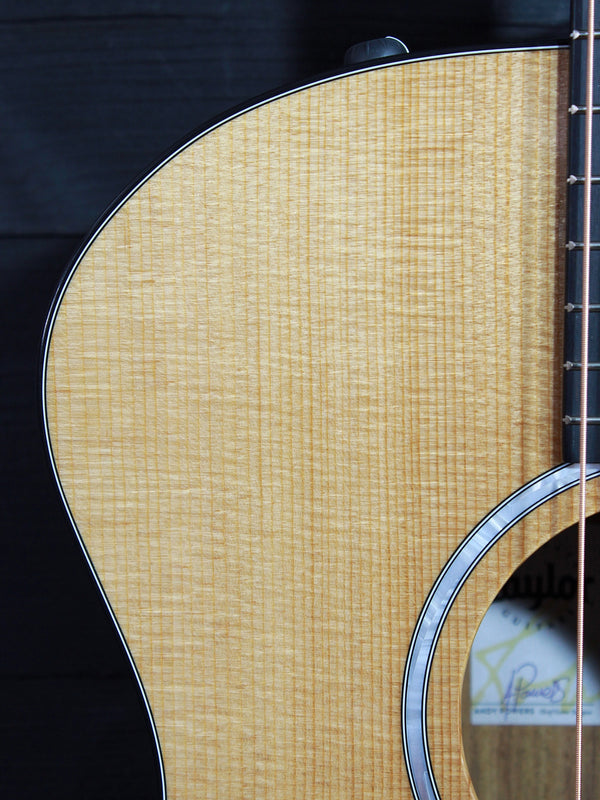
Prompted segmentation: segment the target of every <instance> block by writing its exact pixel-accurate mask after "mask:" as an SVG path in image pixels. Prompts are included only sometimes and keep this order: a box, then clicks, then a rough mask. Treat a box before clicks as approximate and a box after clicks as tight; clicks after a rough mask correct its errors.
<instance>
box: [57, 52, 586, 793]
mask: <svg viewBox="0 0 600 800" xmlns="http://www.w3.org/2000/svg"><path fill="white" fill-rule="evenodd" d="M567 58H568V56H567V54H566V52H565V51H558V50H543V51H522V52H512V53H500V52H499V53H489V54H479V55H467V56H460V57H451V58H444V59H439V60H429V61H422V62H415V63H407V64H404V65H397V66H392V67H387V68H385V69H378V70H371V71H367V72H365V73H361V74H358V75H353V76H349V77H344V78H340V79H336V80H333V81H330V82H326V83H321V84H317V85H314V86H312V87H310V88H308V89H306V90H304V91H302V92H300V93H294V94H290V95H287V96H284V97H281V98H279V99H277V100H275V101H273V102H270V103H267V104H264V105H261V106H259V107H257V108H254V109H253V110H250V111H248V112H247V113H245V114H243V115H241V116H238V117H236V118H234V119H233V120H230V121H229V122H228V123H227V124H225V125H222V126H219V127H217V128H216V129H214V130H212V131H211V132H210V133H208V134H207V135H205V136H203V137H201V138H199V139H197V140H195V141H194V142H193V143H192V144H191V145H190V146H189V147H188V148H187V149H185V150H183V151H182V152H181V153H180V154H179V155H177V157H176V158H174V159H172V160H170V161H167V162H166V163H165V164H164V165H163V166H162V168H161V169H160V170H159V171H158V172H157V173H156V174H155V175H154V176H153V177H152V178H151V179H150V180H149V181H148V182H146V183H144V184H143V185H141V186H140V188H139V189H138V190H137V191H136V192H135V194H134V195H133V196H132V197H131V198H130V199H129V200H128V202H127V203H126V204H125V205H124V206H122V207H121V209H120V210H119V211H118V213H117V214H116V215H115V216H113V217H112V218H111V219H110V221H109V222H108V224H106V226H105V227H104V228H103V229H102V230H101V232H100V233H99V235H98V237H97V238H96V239H95V240H94V242H93V244H92V245H91V247H90V248H89V249H88V251H87V252H86V254H85V256H84V257H83V259H82V260H81V262H80V263H79V265H78V267H77V269H76V271H75V272H74V274H73V276H72V278H71V280H70V283H69V286H68V289H67V291H66V294H65V296H64V298H63V299H62V302H61V304H60V308H59V311H58V315H57V318H56V321H55V325H54V329H53V332H52V339H51V347H50V355H49V360H48V369H47V384H46V401H47V408H48V416H49V421H50V431H51V443H52V449H53V453H54V457H55V460H56V464H57V469H58V473H59V476H60V480H61V482H62V486H63V488H64V492H65V494H66V497H67V500H68V503H69V505H70V508H71V509H72V512H73V515H74V518H75V519H76V521H77V525H78V528H79V530H80V532H81V535H82V538H83V540H84V542H85V545H86V547H87V548H88V550H89V553H90V555H91V557H92V560H93V562H94V564H95V566H96V569H97V571H98V573H99V576H100V579H101V581H102V584H103V586H104V588H105V590H106V593H107V595H108V598H109V600H110V603H111V605H112V607H113V608H114V610H115V612H116V616H117V618H118V620H119V622H120V624H121V626H122V628H123V630H124V633H125V636H126V638H127V642H128V644H129V647H130V649H131V652H132V654H133V657H134V659H135V663H136V664H137V667H138V669H139V672H140V675H141V678H142V681H143V684H144V687H145V689H146V691H147V693H148V697H149V700H150V703H151V706H152V710H153V713H154V716H155V719H156V724H157V728H158V732H159V735H160V740H161V745H162V749H163V755H164V762H165V768H166V774H167V784H168V790H169V796H170V797H172V798H200V797H202V798H217V797H218V798H236V799H237V798H241V797H243V798H253V797H256V798H292V797H297V798H302V797H311V798H318V797H323V798H325V797H329V798H359V797H361V798H370V797H372V798H378V799H380V798H392V797H394V798H403V800H408V798H409V797H410V788H409V785H408V780H407V777H406V773H405V767H404V763H403V756H402V743H401V737H400V696H401V683H402V677H403V667H404V659H405V655H406V652H407V648H408V645H409V641H410V636H411V632H412V629H413V626H414V623H415V621H416V619H417V616H418V614H419V611H420V609H421V607H422V604H423V601H424V599H425V597H426V596H427V593H428V591H429V589H430V587H431V585H432V583H433V581H434V580H435V578H436V576H437V575H438V573H439V570H440V569H441V567H442V566H443V565H444V563H445V562H446V560H447V558H448V557H449V555H450V554H451V553H452V551H453V550H454V549H455V547H456V546H457V544H458V543H459V542H460V541H461V540H462V539H463V538H464V536H465V535H466V534H467V533H468V532H469V531H470V530H471V529H472V528H473V526H474V525H475V524H476V523H477V522H478V521H479V520H480V519H481V518H482V517H483V516H484V515H485V514H486V513H487V512H488V511H489V510H490V509H492V508H493V507H494V506H496V505H497V504H498V502H500V501H501V500H502V499H504V498H505V497H507V496H508V495H509V494H510V493H511V492H513V491H515V490H516V489H517V488H518V487H520V486H521V485H522V484H524V483H525V482H526V481H528V480H530V479H532V478H533V477H535V476H536V475H538V474H539V473H541V472H543V471H545V470H546V469H548V468H550V467H552V466H554V465H555V464H557V463H559V462H560V459H561V455H560V446H559V438H560V405H561V401H560V363H561V347H562V345H561V316H562V310H561V309H562V302H561V301H562V270H563V244H564V178H565V157H564V156H565V152H564V151H565V147H566V142H565V131H566V114H565V108H566V105H567V94H566V78H567ZM572 494H573V493H569V495H567V496H565V497H563V498H561V499H560V500H557V501H552V502H550V503H549V504H548V505H547V507H546V508H545V509H543V510H540V511H539V512H536V514H535V515H534V517H532V519H531V520H528V521H527V522H526V523H522V524H521V525H520V527H519V530H518V531H517V532H516V533H515V536H514V537H513V536H512V535H511V537H510V540H508V539H507V540H506V542H503V543H502V545H501V546H499V547H498V548H496V552H494V553H492V554H490V556H488V557H487V558H486V559H485V561H484V563H483V564H482V565H481V566H480V567H479V568H478V570H477V571H476V573H475V575H474V577H473V580H472V581H471V582H470V583H469V584H468V587H467V588H466V589H465V590H464V591H463V592H462V593H461V596H460V597H459V600H458V601H457V603H456V606H455V608H454V609H453V611H452V614H451V616H450V619H449V621H448V623H447V625H446V629H445V630H444V633H443V636H442V641H441V642H440V645H439V648H438V652H437V654H436V659H435V664H434V672H433V679H432V680H433V685H432V689H431V693H430V702H429V706H428V713H429V726H430V736H431V747H432V755H433V760H434V769H435V771H436V779H437V780H438V781H439V784H440V788H441V790H442V796H443V797H445V798H453V800H455V799H456V798H467V797H468V796H469V795H470V792H471V786H470V780H469V776H468V772H467V770H466V768H465V766H464V764H463V758H462V744H461V736H460V686H461V680H462V674H463V671H464V667H465V663H466V657H467V653H468V648H469V645H470V641H471V639H472V637H473V635H474V633H475V630H476V628H477V625H478V624H479V622H480V620H481V618H482V616H483V614H484V612H485V610H486V608H487V606H488V604H489V603H490V602H491V600H492V598H493V596H494V594H495V593H496V592H497V591H498V589H499V588H500V587H501V586H502V584H503V583H504V582H505V580H506V579H507V578H508V576H509V575H510V572H511V571H512V570H513V569H514V568H515V567H516V566H517V565H518V564H519V563H520V561H522V560H523V559H524V558H525V556H526V555H527V553H529V552H530V551H532V550H533V549H534V548H535V547H536V546H538V545H539V544H540V543H541V542H542V541H544V539H545V538H548V537H549V536H550V535H551V534H552V533H557V532H558V531H559V530H560V529H561V528H562V527H565V526H566V524H567V523H568V522H571V520H572V517H573V513H572V510H573V497H572ZM597 508H598V502H597V495H596V493H593V501H592V503H591V508H590V510H591V511H594V510H597Z"/></svg>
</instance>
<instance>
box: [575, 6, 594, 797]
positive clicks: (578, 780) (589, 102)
mask: <svg viewBox="0 0 600 800" xmlns="http://www.w3.org/2000/svg"><path fill="white" fill-rule="evenodd" d="M594 5H595V2H594V0H590V2H588V22H587V29H588V36H587V61H586V87H585V95H586V101H585V102H586V109H585V158H584V195H583V265H582V299H581V305H582V316H581V395H580V403H581V408H580V436H579V526H578V536H577V539H578V541H577V679H576V701H575V800H581V795H582V774H583V632H584V600H585V538H586V506H587V488H586V483H587V482H586V461H587V420H588V363H589V356H588V349H589V348H588V331H589V304H590V299H589V286H590V242H591V190H592V180H591V177H592V121H593V110H594V109H593V106H594V34H593V32H594V31H595V29H596V27H595V20H594Z"/></svg>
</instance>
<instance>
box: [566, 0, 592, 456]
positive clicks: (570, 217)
mask: <svg viewBox="0 0 600 800" xmlns="http://www.w3.org/2000/svg"><path fill="white" fill-rule="evenodd" d="M599 5H600V3H596V10H597V13H598V11H599V10H600V9H598V6H599ZM587 9H588V4H587V2H585V0H575V2H574V3H573V4H572V15H571V17H572V26H571V30H572V34H571V36H572V44H571V87H570V101H569V118H570V119H569V165H568V175H569V177H568V206H567V207H568V212H567V263H566V293H565V300H566V302H565V308H566V312H565V328H564V331H565V346H564V354H565V367H564V382H563V386H564V392H563V400H564V403H563V412H564V421H565V424H564V427H563V431H564V435H563V455H564V458H565V460H566V461H569V462H578V461H579V460H580V456H579V442H580V430H581V410H580V403H581V400H580V398H581V376H582V367H581V361H582V355H581V353H582V347H581V344H582V301H583V277H582V276H583V239H584V236H583V220H584V193H585V185H584V173H585V139H586V135H585V128H586V86H587V54H588V42H589V41H590V38H589V34H588V30H587V16H588V10H587ZM598 27H599V23H598V21H597V23H596V28H597V29H598ZM595 43H596V46H595V47H594V75H595V76H598V75H600V40H599V39H598V38H597V36H596V38H595ZM599 86H600V84H599V83H598V81H597V80H595V81H594V100H593V106H594V118H593V142H596V141H597V140H598V133H599V126H600V88H599ZM590 239H591V244H590V285H589V335H588V348H589V353H588V362H589V363H588V404H587V414H588V432H587V450H586V460H587V461H589V462H593V463H597V462H600V148H598V147H593V149H592V185H591V228H590Z"/></svg>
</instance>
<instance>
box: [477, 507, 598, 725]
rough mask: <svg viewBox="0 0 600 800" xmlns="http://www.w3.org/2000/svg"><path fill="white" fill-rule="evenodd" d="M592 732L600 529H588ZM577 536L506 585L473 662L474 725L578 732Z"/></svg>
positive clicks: (587, 677) (587, 675)
mask: <svg viewBox="0 0 600 800" xmlns="http://www.w3.org/2000/svg"><path fill="white" fill-rule="evenodd" d="M587 531H588V534H587V545H586V561H587V564H586V582H585V620H586V625H585V663H584V680H583V689H584V691H583V699H584V711H583V721H584V724H586V725H599V724H600V625H599V624H598V623H599V620H598V611H599V609H600V572H599V571H598V568H599V567H600V546H599V544H598V537H599V536H600V522H599V521H598V520H596V519H595V520H594V521H590V522H589V523H588V526H587ZM576 548H577V530H576V529H575V528H570V529H569V530H567V531H564V532H563V533H561V534H559V535H558V536H556V537H554V538H553V539H552V540H551V541H550V542H548V543H547V544H546V545H544V547H542V548H540V550H538V551H537V552H536V553H535V554H534V555H533V556H532V557H531V558H529V559H528V560H527V561H526V562H525V563H524V564H523V566H522V567H520V568H519V569H518V570H517V572H515V573H514V575H513V576H512V577H511V578H510V580H509V581H508V582H507V583H506V584H505V585H504V587H503V588H502V590H501V591H500V593H499V595H498V596H497V598H496V600H495V601H494V602H493V603H492V605H491V607H490V609H489V610H488V612H487V614H486V615H485V617H484V619H483V622H482V624H481V626H480V628H479V630H478V632H477V635H476V637H475V641H474V643H473V647H472V650H471V656H470V663H469V667H470V699H471V713H470V719H471V724H472V725H574V724H575V687H576V619H577V611H576V607H577V606H576V604H577V555H576Z"/></svg>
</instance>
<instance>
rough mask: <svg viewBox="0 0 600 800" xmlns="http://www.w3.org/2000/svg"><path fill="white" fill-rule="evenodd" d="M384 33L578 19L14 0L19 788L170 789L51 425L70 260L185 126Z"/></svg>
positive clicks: (5, 621) (459, 36)
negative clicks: (62, 292) (47, 350)
mask: <svg viewBox="0 0 600 800" xmlns="http://www.w3.org/2000/svg"><path fill="white" fill-rule="evenodd" d="M386 34H394V35H398V36H400V37H401V38H403V39H404V40H405V41H406V42H407V44H408V45H409V47H410V49H411V51H413V52H417V51H421V50H437V49H450V48H452V49H454V48H462V47H465V48H472V47H474V46H477V45H483V44H494V43H507V44H508V43H518V42H532V41H535V42H538V41H539V42H544V43H553V42H555V41H557V40H561V41H564V40H566V37H567V35H568V3H567V2H566V0H510V1H509V0H505V1H504V2H502V0H493V1H492V0H487V2H482V0H460V1H459V2H456V3H452V4H450V3H447V2H443V1H442V0H422V1H421V2H420V3H413V2H410V3H408V2H406V3H401V2H392V1H391V0H387V2H386V1H385V0H370V2H369V3H364V2H361V3H359V2H357V0H349V2H346V3H343V4H342V3H338V2H335V0H318V2H317V0H252V2H250V0H246V2H244V0H229V1H227V0H220V1H218V2H211V3H209V2H203V1H202V0H198V1H197V2H191V0H173V2H166V1H165V2H163V1H162V0H119V1H117V0H101V1H100V2H96V3H93V4H92V3H91V2H86V0H79V1H78V2H75V0H55V2H48V0H46V2H41V0H29V1H28V2H27V3H23V2H18V0H3V2H0V163H1V165H2V180H1V181H0V280H1V281H2V292H1V293H0V298H1V303H2V311H1V314H0V330H1V333H2V348H1V350H0V352H1V354H2V357H1V362H0V370H1V372H0V374H1V386H2V391H1V393H0V415H1V425H0V430H1V432H2V447H1V448H0V453H1V455H2V461H1V469H2V558H1V559H0V626H1V639H0V642H1V645H0V753H1V755H0V793H1V794H2V796H3V797H7V798H18V799H21V798H38V797H44V798H54V797H57V798H58V797H60V798H62V800H70V799H71V798H86V800H93V798H103V800H107V798H153V797H157V796H158V794H157V790H158V780H157V774H156V768H155V765H154V762H153V758H152V749H151V742H150V739H149V732H148V730H147V726H146V724H145V719H144V715H143V713H142V711H141V707H140V704H139V699H138V697H137V693H136V691H135V687H134V686H133V684H132V681H131V676H130V674H129V671H128V669H127V666H126V663H125V660H124V657H123V654H122V653H121V652H120V649H119V646H118V643H117V641H116V637H115V636H114V633H113V631H112V629H111V625H110V623H109V621H108V618H107V615H106V612H105V610H104V608H103V606H102V604H101V603H100V602H99V599H98V597H97V593H96V590H95V588H94V585H93V583H92V581H91V580H90V576H89V574H88V570H87V567H86V565H85V562H84V559H83V557H82V554H81V553H80V551H79V546H78V545H77V543H76V541H75V538H74V536H73V534H72V531H71V530H70V527H69V524H68V522H67V520H66V516H65V514H64V512H63V510H62V508H61V504H60V501H59V498H58V494H57V491H56V488H55V486H54V483H53V479H52V477H51V475H50V470H49V465H48V462H47V458H46V455H45V449H44V443H43V440H42V437H41V432H40V410H39V392H40V387H39V374H38V368H39V347H40V341H41V336H42V332H43V328H44V322H45V318H46V314H47V310H48V307H49V305H50V303H51V300H52V296H53V293H54V291H55V288H56V286H57V284H58V282H59V279H60V275H61V274H62V272H63V270H64V269H65V267H66V265H67V263H68V261H69V258H70V257H71V255H72V253H73V251H74V250H75V249H76V247H77V245H78V243H79V242H80V241H81V239H82V237H83V236H84V235H85V233H86V231H87V230H89V228H90V227H91V226H92V225H93V223H94V220H95V219H96V218H97V217H98V216H99V215H100V214H101V213H102V211H103V209H104V208H105V207H106V206H107V205H108V204H109V203H110V201H111V200H112V199H114V197H116V196H117V195H118V194H119V193H120V192H121V191H122V190H123V189H124V188H125V187H126V186H127V184H129V183H130V182H131V181H132V180H134V179H135V178H136V176H137V175H138V174H139V173H140V172H142V171H143V170H144V168H145V167H146V166H147V165H148V164H149V163H151V162H152V161H154V160H156V158H157V157H158V156H159V155H160V154H161V153H162V152H164V151H165V150H167V149H168V148H169V147H170V146H171V145H172V144H173V143H174V142H175V141H177V140H178V139H180V138H182V137H183V136H185V135H186V134H187V133H188V132H189V131H190V130H192V129H194V128H197V127H199V126H202V125H203V123H205V122H206V121H207V120H208V119H210V118H211V117H213V116H215V115H218V114H222V113H224V112H225V111H226V110H227V109H228V108H230V107H232V106H234V105H237V104H240V103H243V102H245V101H247V100H248V99H250V98H252V97H254V96H256V95H259V94H263V93H265V92H271V91H274V90H275V89H277V88H278V87H280V86H281V85H284V84H289V83H301V82H302V81H304V80H306V79H307V78H310V77H311V76H313V75H315V74H318V73H320V72H324V71H328V70H331V69H335V68H337V67H338V66H339V65H341V62H342V59H343V53H344V51H345V49H346V48H347V47H348V46H350V45H351V44H354V43H355V42H357V41H361V40H364V39H368V38H372V37H375V36H380V35H386Z"/></svg>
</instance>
